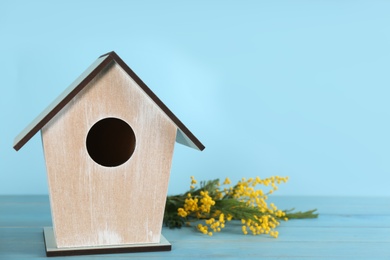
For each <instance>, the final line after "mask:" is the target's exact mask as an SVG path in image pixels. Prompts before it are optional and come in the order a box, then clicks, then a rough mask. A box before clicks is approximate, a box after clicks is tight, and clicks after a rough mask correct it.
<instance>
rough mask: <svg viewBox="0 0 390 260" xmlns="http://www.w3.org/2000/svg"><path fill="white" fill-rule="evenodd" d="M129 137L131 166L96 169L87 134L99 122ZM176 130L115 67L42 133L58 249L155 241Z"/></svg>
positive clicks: (159, 227) (116, 65)
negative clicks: (109, 122)
mask: <svg viewBox="0 0 390 260" xmlns="http://www.w3.org/2000/svg"><path fill="white" fill-rule="evenodd" d="M108 117H114V118H119V119H121V120H123V121H125V122H127V123H128V124H129V125H130V126H131V127H132V129H133V130H134V132H135V136H136V147H135V151H134V153H133V155H132V156H131V158H130V159H129V160H128V161H127V162H125V163H124V164H122V165H120V166H117V167H104V166H101V165H99V164H97V163H95V162H94V161H93V160H92V159H91V158H90V156H89V154H88V152H87V150H86V137H87V134H88V131H89V129H90V128H91V127H92V126H93V125H94V124H95V123H96V122H98V121H99V120H101V119H103V118H108ZM176 129H177V127H176V125H175V124H174V123H173V122H172V121H171V120H170V118H169V117H167V115H166V114H165V113H163V112H162V111H161V109H160V108H159V107H158V106H157V105H156V104H155V103H154V102H153V101H152V100H151V99H150V98H149V96H148V95H146V94H145V93H144V92H143V90H142V89H141V88H140V87H139V86H138V85H137V84H136V82H134V80H133V79H132V78H130V77H129V76H128V75H127V73H125V72H124V71H123V70H122V68H121V67H120V66H119V65H118V64H117V63H115V62H112V63H110V65H108V66H107V67H106V68H105V69H104V70H102V71H101V72H100V73H99V74H98V75H97V76H96V77H95V78H94V79H93V80H92V81H91V82H90V83H89V84H88V85H87V86H86V87H84V88H83V90H82V91H80V93H79V94H78V95H77V96H75V97H74V98H73V99H72V100H71V101H69V102H68V104H67V105H66V106H65V107H64V108H63V109H62V110H61V111H60V112H59V113H57V115H56V116H55V117H54V118H52V120H51V121H50V122H49V123H47V124H46V125H45V126H44V127H43V128H42V140H43V147H44V154H45V161H46V167H47V174H48V182H49V191H50V201H51V209H52V217H53V227H54V231H55V235H56V239H57V245H58V246H59V247H76V246H100V245H118V244H133V243H157V242H158V241H159V239H160V233H161V225H162V218H163V212H164V207H165V198H166V194H167V187H168V180H169V172H170V167H171V161H172V154H173V149H174V143H175V138H176Z"/></svg>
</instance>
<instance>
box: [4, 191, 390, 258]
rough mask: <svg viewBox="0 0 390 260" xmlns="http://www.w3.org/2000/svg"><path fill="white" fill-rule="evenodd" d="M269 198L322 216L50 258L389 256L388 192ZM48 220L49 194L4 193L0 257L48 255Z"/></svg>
mask: <svg viewBox="0 0 390 260" xmlns="http://www.w3.org/2000/svg"><path fill="white" fill-rule="evenodd" d="M270 201H273V202H275V204H276V205H277V206H278V207H279V208H281V209H288V208H291V207H295V208H296V209H298V210H309V209H313V208H317V209H318V212H319V213H320V216H319V218H318V219H308V220H291V221H288V222H283V223H282V224H281V225H280V226H279V228H278V231H279V238H277V239H274V238H270V237H268V236H252V235H246V236H245V235H243V234H242V233H241V225H240V223H239V222H234V223H231V225H229V226H228V227H227V228H225V229H224V230H223V231H222V232H221V233H219V234H215V235H214V236H212V237H209V236H205V235H202V234H200V233H199V232H196V231H194V230H193V229H192V228H182V229H180V230H178V229H176V230H170V229H167V228H164V229H163V234H164V236H165V237H166V238H167V239H168V240H169V241H170V242H171V243H172V251H170V252H155V253H133V254H115V255H92V256H71V257H54V258H49V259H77V260H78V259H95V260H96V259H116V260H119V259H145V260H146V259H336V260H337V259H386V260H389V259H390V198H389V197H373V198H369V197H283V196H280V197H277V196H275V197H273V198H270ZM229 224H230V223H229ZM44 226H51V217H50V207H49V199H48V197H47V196H0V259H2V260H3V259H4V260H13V259H47V258H46V256H45V249H44V242H43V236H42V228H43V227H44Z"/></svg>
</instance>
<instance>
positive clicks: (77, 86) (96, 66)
mask: <svg viewBox="0 0 390 260" xmlns="http://www.w3.org/2000/svg"><path fill="white" fill-rule="evenodd" d="M113 60H114V61H115V62H116V63H118V65H120V66H121V67H122V68H123V69H124V70H125V71H126V73H127V74H129V75H130V76H131V77H132V78H133V79H134V81H136V83H137V84H138V85H139V86H140V87H141V88H142V89H143V90H144V91H145V93H146V94H147V95H148V96H149V97H150V98H151V99H152V100H153V101H154V102H155V103H156V104H157V105H158V106H159V107H160V108H161V109H162V110H163V112H164V113H165V114H166V115H167V116H168V117H169V118H170V119H171V120H172V121H173V122H174V123H175V124H176V126H177V127H178V129H179V130H180V131H181V132H183V133H184V135H185V136H186V137H188V138H179V139H180V140H179V139H177V140H176V141H178V142H179V143H181V144H184V145H187V146H190V147H193V148H196V149H199V150H201V151H202V150H203V149H204V148H205V147H204V145H203V144H202V143H201V142H200V141H199V140H198V139H197V138H196V137H195V136H194V135H193V134H192V133H191V131H190V130H189V129H188V128H187V127H186V126H185V125H184V124H183V123H182V122H181V121H180V120H179V119H178V118H177V117H176V116H175V115H174V114H173V113H172V112H171V111H170V110H169V109H168V107H167V106H165V104H164V103H163V102H162V101H161V100H160V99H159V98H158V97H157V96H156V95H155V94H154V93H153V92H152V91H151V90H150V89H149V87H148V86H146V84H145V83H144V82H143V81H142V80H141V79H140V78H139V77H138V76H137V75H136V74H135V73H134V72H133V71H132V70H131V69H130V68H129V66H127V65H126V63H124V61H123V60H122V59H121V58H120V57H119V56H118V55H117V54H116V53H115V52H109V53H107V54H104V55H102V56H100V57H99V58H98V59H97V60H96V61H95V62H94V63H93V64H91V65H90V66H89V67H88V68H87V70H85V71H84V72H83V74H81V75H80V76H79V77H78V78H77V79H76V80H75V81H74V82H73V83H72V84H71V85H70V86H69V87H68V88H66V89H65V91H64V92H63V93H62V94H61V95H60V96H58V97H57V98H56V99H55V100H54V101H53V102H52V103H51V104H50V105H49V106H48V107H47V108H46V109H45V110H44V111H42V112H41V114H39V115H38V117H37V118H35V119H34V120H33V121H32V122H31V123H30V124H29V125H28V126H27V127H26V128H25V129H24V130H23V131H22V132H21V133H20V134H19V135H18V136H17V137H16V138H15V140H14V146H13V148H14V149H15V150H16V151H18V150H19V149H20V148H22V147H23V146H24V145H25V144H26V143H27V142H28V141H29V140H30V139H31V138H32V137H33V136H34V135H35V134H36V133H37V132H38V131H39V130H40V129H41V128H42V127H44V126H45V125H46V124H47V123H48V122H49V121H50V120H51V119H52V118H53V117H54V116H55V115H56V114H57V113H58V112H59V111H60V110H61V109H62V108H63V107H64V106H65V105H66V104H67V103H68V102H69V101H70V100H72V99H73V97H75V96H76V95H77V94H78V93H79V92H80V91H81V90H82V89H83V88H84V87H85V86H86V85H87V84H88V83H89V82H90V81H91V80H92V79H93V78H94V77H95V76H96V75H97V74H98V73H99V72H100V71H101V70H102V69H103V68H105V67H106V66H107V65H108V64H109V63H110V62H111V61H113ZM178 133H179V131H178ZM178 136H181V135H178ZM188 139H189V140H188Z"/></svg>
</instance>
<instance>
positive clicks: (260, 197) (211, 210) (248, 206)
mask: <svg viewBox="0 0 390 260" xmlns="http://www.w3.org/2000/svg"><path fill="white" fill-rule="evenodd" d="M287 180H288V177H279V176H273V177H270V178H266V179H260V178H259V177H256V178H249V179H245V178H243V179H241V180H240V181H239V182H238V183H237V184H236V185H235V186H234V187H229V188H226V187H225V188H224V189H223V191H222V192H221V191H220V189H219V187H220V183H219V182H215V184H214V186H213V185H209V186H207V184H205V183H203V187H201V188H200V189H199V190H195V186H194V185H195V184H197V181H196V180H195V178H194V176H191V186H190V191H191V192H193V194H191V193H190V192H189V193H187V196H186V199H185V200H184V205H183V207H181V208H178V212H177V213H178V215H179V216H180V217H183V218H187V217H189V216H193V217H195V218H196V219H204V224H198V225H197V229H198V230H199V231H200V232H201V233H203V234H207V235H209V236H212V235H213V232H220V231H221V230H222V229H223V228H224V227H225V224H226V221H231V220H232V219H237V218H238V219H241V222H242V232H243V233H244V234H245V235H246V234H248V233H252V234H253V235H260V234H268V235H270V236H272V237H275V238H276V237H278V232H277V231H275V230H274V229H275V228H276V227H277V226H278V225H279V224H280V223H279V221H278V219H283V220H287V218H286V214H285V212H284V211H281V210H278V209H277V207H276V206H275V205H274V204H273V203H270V204H269V205H268V204H267V202H266V200H267V198H268V195H269V194H272V193H273V191H276V190H277V188H278V187H277V184H280V183H282V182H283V183H285V182H287ZM230 183H231V181H230V179H229V178H226V179H225V181H224V182H223V185H229V184H230ZM257 185H263V186H266V187H270V189H269V191H268V192H266V193H264V192H263V190H261V189H256V186H257ZM201 186H202V182H201ZM207 189H208V190H207ZM217 203H219V204H218V205H219V206H218V207H217V206H216V204H217ZM224 205H226V206H224Z"/></svg>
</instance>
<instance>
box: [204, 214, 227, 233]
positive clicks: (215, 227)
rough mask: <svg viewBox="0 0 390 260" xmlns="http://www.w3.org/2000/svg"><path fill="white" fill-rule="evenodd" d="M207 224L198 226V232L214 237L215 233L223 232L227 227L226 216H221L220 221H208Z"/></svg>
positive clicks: (212, 219)
mask: <svg viewBox="0 0 390 260" xmlns="http://www.w3.org/2000/svg"><path fill="white" fill-rule="evenodd" d="M230 220H231V218H230ZM230 220H229V221H230ZM205 224H206V225H202V224H198V226H197V228H198V230H199V231H200V232H202V233H203V234H207V235H209V236H212V235H213V232H221V230H222V229H223V228H224V227H225V215H224V214H223V213H221V214H219V217H218V220H215V219H214V218H210V219H207V220H205ZM210 230H212V231H213V232H211V231H210Z"/></svg>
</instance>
